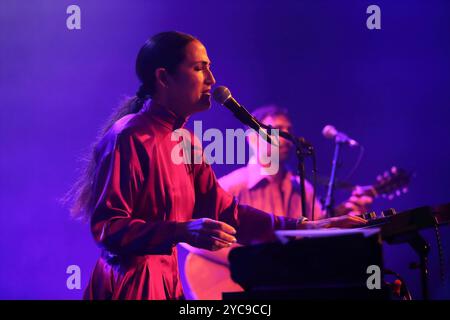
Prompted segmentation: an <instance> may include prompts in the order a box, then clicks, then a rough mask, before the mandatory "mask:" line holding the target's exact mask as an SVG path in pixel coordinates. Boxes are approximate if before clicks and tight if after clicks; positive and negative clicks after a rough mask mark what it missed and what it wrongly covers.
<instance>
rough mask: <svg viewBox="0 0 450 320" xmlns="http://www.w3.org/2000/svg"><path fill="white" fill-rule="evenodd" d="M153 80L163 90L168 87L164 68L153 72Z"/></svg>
mask: <svg viewBox="0 0 450 320" xmlns="http://www.w3.org/2000/svg"><path fill="white" fill-rule="evenodd" d="M155 78H156V83H157V84H159V85H160V86H161V87H163V88H168V87H169V79H168V73H167V70H166V69H165V68H158V69H156V70H155Z"/></svg>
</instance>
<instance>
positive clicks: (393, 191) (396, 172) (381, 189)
mask: <svg viewBox="0 0 450 320" xmlns="http://www.w3.org/2000/svg"><path fill="white" fill-rule="evenodd" d="M411 178H412V173H411V172H408V171H406V170H404V169H401V168H397V167H392V168H391V169H390V170H389V171H385V172H384V173H383V174H381V175H379V176H378V177H377V182H376V183H375V184H374V185H373V188H374V190H375V192H376V194H377V195H379V196H382V197H383V198H388V199H389V200H391V199H393V198H394V197H395V196H400V195H401V194H404V193H406V192H408V186H409V183H410V182H411Z"/></svg>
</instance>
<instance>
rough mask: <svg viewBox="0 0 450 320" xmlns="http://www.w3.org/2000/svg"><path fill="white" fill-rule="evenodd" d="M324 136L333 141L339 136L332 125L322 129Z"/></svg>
mask: <svg viewBox="0 0 450 320" xmlns="http://www.w3.org/2000/svg"><path fill="white" fill-rule="evenodd" d="M322 135H323V136H324V137H325V138H327V139H333V138H334V137H335V136H336V135H337V130H336V128H335V127H333V126H332V125H327V126H325V127H324V128H323V129H322Z"/></svg>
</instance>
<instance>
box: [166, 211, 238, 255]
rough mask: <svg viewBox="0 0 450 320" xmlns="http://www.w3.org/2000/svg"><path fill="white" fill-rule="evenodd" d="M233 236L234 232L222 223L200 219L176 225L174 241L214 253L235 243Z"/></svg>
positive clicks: (230, 227)
mask: <svg viewBox="0 0 450 320" xmlns="http://www.w3.org/2000/svg"><path fill="white" fill-rule="evenodd" d="M235 234H236V230H235V229H234V228H233V227H232V226H230V225H228V224H226V223H224V222H221V221H217V220H212V219H208V218H201V219H194V220H190V221H187V222H180V223H178V224H177V228H176V231H175V239H176V242H186V243H188V244H190V245H191V246H193V247H197V248H202V249H207V250H213V251H215V250H219V249H222V248H228V247H230V246H231V245H232V244H233V243H235V242H236V238H235V237H234V235H235Z"/></svg>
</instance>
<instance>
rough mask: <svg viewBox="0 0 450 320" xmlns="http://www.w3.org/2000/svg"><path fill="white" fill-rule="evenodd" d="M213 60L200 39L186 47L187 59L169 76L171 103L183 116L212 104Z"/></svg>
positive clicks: (169, 97) (214, 81)
mask: <svg viewBox="0 0 450 320" xmlns="http://www.w3.org/2000/svg"><path fill="white" fill-rule="evenodd" d="M210 67H211V61H210V60H209V58H208V54H207V53H206V49H205V47H204V46H203V44H201V43H200V42H199V41H196V40H194V41H192V42H191V43H189V44H188V45H187V46H186V48H185V59H184V61H183V62H182V63H181V64H180V65H179V66H178V69H177V70H176V72H175V74H173V75H171V74H169V76H168V91H169V92H168V99H169V101H168V102H169V105H170V106H171V107H173V108H174V109H175V110H176V111H177V112H178V113H179V115H181V116H189V115H191V114H193V113H196V112H199V111H203V110H206V109H208V108H209V107H210V106H211V87H212V86H213V85H214V84H215V83H216V80H215V79H214V76H213V74H212V72H211V69H210Z"/></svg>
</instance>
